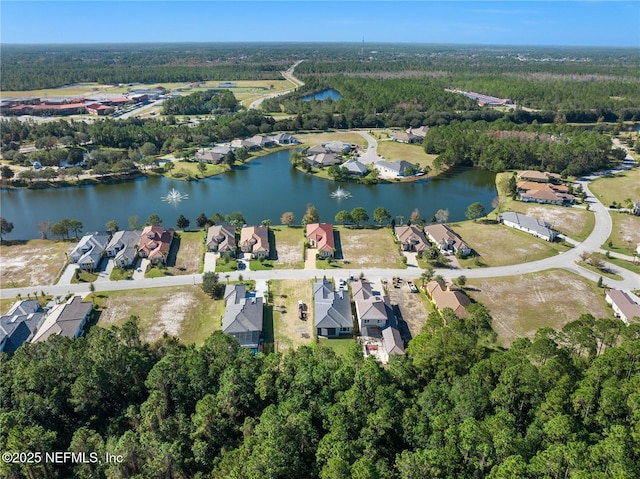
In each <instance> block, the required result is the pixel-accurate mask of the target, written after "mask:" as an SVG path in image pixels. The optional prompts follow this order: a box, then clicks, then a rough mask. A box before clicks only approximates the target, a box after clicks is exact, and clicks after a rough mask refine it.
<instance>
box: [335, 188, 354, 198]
mask: <svg viewBox="0 0 640 479" xmlns="http://www.w3.org/2000/svg"><path fill="white" fill-rule="evenodd" d="M331 198H336V199H338V200H346V199H347V198H351V193H349V192H348V191H347V190H343V189H342V188H340V187H339V186H338V189H337V190H336V191H334V192H333V193H331Z"/></svg>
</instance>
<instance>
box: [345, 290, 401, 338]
mask: <svg viewBox="0 0 640 479" xmlns="http://www.w3.org/2000/svg"><path fill="white" fill-rule="evenodd" d="M351 292H352V294H353V300H354V302H355V304H356V317H357V318H358V326H359V327H360V334H361V335H362V336H372V337H380V335H381V331H382V329H384V328H385V327H386V326H387V325H388V324H389V323H390V322H392V323H393V318H394V314H393V310H392V309H391V304H390V302H389V298H388V297H386V296H382V295H380V294H374V292H373V288H372V284H371V283H370V282H369V281H352V282H351Z"/></svg>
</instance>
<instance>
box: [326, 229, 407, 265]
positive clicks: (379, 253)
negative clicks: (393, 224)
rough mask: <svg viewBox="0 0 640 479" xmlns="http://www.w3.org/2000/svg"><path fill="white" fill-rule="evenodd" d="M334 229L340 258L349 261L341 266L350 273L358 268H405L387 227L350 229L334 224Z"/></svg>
mask: <svg viewBox="0 0 640 479" xmlns="http://www.w3.org/2000/svg"><path fill="white" fill-rule="evenodd" d="M334 229H335V230H336V231H338V232H339V235H340V244H341V246H342V259H344V260H346V261H348V262H349V264H346V265H344V266H342V268H344V269H350V270H352V274H354V273H355V272H356V270H357V269H358V268H406V265H405V264H404V263H403V262H402V255H401V254H400V251H399V248H398V245H396V244H395V242H394V237H393V234H392V233H391V230H390V229H389V228H379V229H374V228H367V229H352V228H347V227H344V226H338V227H335V226H334ZM336 247H337V245H336ZM334 264H335V263H334Z"/></svg>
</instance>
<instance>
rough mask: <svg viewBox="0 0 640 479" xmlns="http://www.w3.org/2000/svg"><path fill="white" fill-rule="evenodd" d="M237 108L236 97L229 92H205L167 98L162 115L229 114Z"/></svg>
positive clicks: (163, 104)
mask: <svg viewBox="0 0 640 479" xmlns="http://www.w3.org/2000/svg"><path fill="white" fill-rule="evenodd" d="M237 108H238V101H237V100H236V97H235V96H234V95H233V93H231V92H230V91H229V90H223V91H216V90H207V91H199V92H195V93H191V94H189V95H185V96H180V97H177V98H168V99H166V100H165V101H164V102H163V103H162V113H163V114H164V115H202V114H206V113H213V112H220V111H221V112H230V111H235V110H236V109H237Z"/></svg>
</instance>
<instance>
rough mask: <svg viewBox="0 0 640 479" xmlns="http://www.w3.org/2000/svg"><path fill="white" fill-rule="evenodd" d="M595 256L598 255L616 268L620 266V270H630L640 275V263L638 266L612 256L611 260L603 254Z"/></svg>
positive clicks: (637, 263) (639, 262)
mask: <svg viewBox="0 0 640 479" xmlns="http://www.w3.org/2000/svg"><path fill="white" fill-rule="evenodd" d="M593 254H594V255H596V256H597V257H598V258H600V259H601V260H604V261H607V262H609V263H611V264H613V265H615V266H618V267H619V268H624V269H628V270H629V271H633V272H634V273H636V274H638V275H640V261H638V262H636V264H633V263H632V262H631V261H626V260H624V259H620V258H614V257H613V256H611V257H610V258H607V257H606V256H605V255H603V254H601V253H593Z"/></svg>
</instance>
